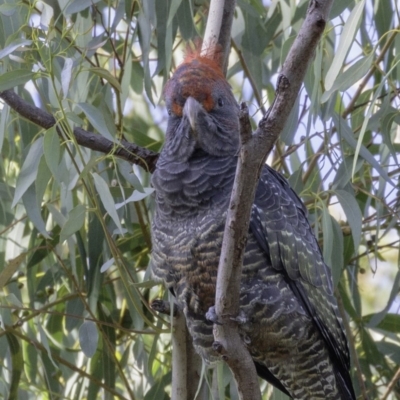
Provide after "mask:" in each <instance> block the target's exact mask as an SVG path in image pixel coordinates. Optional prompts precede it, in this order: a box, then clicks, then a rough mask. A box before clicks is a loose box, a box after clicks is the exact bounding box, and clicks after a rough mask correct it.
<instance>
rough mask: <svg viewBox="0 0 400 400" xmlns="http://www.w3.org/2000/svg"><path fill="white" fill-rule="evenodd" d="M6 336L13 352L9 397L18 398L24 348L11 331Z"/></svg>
mask: <svg viewBox="0 0 400 400" xmlns="http://www.w3.org/2000/svg"><path fill="white" fill-rule="evenodd" d="M6 337H7V342H8V346H9V348H10V354H11V363H12V369H11V385H10V389H9V390H10V392H9V397H8V398H9V399H10V400H11V399H18V398H19V397H18V388H19V386H20V379H21V374H22V371H23V368H24V360H23V357H22V349H21V346H20V344H19V341H18V339H17V337H16V336H15V335H14V334H12V333H11V332H7V331H6Z"/></svg>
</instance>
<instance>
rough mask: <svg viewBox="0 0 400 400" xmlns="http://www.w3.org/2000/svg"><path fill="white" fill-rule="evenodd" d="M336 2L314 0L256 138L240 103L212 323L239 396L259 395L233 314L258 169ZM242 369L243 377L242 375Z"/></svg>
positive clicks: (234, 313)
mask: <svg viewBox="0 0 400 400" xmlns="http://www.w3.org/2000/svg"><path fill="white" fill-rule="evenodd" d="M332 2H333V0H320V1H315V0H311V2H310V6H309V8H308V12H307V16H306V19H305V21H304V23H303V26H302V28H301V29H300V32H299V34H298V36H297V38H296V40H295V42H294V44H293V46H292V48H291V50H290V52H289V54H288V57H287V59H286V61H285V63H284V65H283V68H282V72H281V75H280V77H279V80H278V85H277V89H276V97H275V100H274V103H273V105H272V107H271V108H270V110H269V111H268V112H267V113H266V114H265V115H264V117H263V118H262V120H261V122H260V124H259V127H258V129H257V131H256V132H255V134H254V135H253V136H251V135H250V124H249V122H248V114H247V109H246V108H245V107H243V106H242V108H241V114H240V122H241V140H242V145H241V151H240V157H239V161H238V168H237V172H236V177H235V183H234V187H233V191H232V196H231V202H230V206H229V209H228V215H227V220H226V226H225V233H224V240H223V245H222V251H221V257H220V263H219V267H218V278H217V288H216V299H215V312H216V318H217V320H218V321H221V322H222V323H223V325H217V324H215V325H214V337H215V340H216V344H217V350H219V351H220V352H221V353H222V354H223V356H224V359H225V361H226V362H227V363H228V365H229V367H230V368H231V370H232V372H233V374H234V376H235V379H236V381H237V383H238V389H239V394H240V396H241V399H260V398H261V396H260V392H259V390H254V386H256V387H257V388H258V385H257V382H255V383H252V385H253V387H249V386H248V381H249V379H253V380H254V379H256V374H255V368H254V365H253V363H252V362H251V361H249V359H250V360H251V357H250V355H249V353H248V352H247V351H246V349H245V347H244V344H243V342H242V340H241V339H240V337H239V334H238V329H237V323H234V321H232V320H231V319H230V318H229V316H240V314H239V293H240V279H241V267H242V260H243V254H244V251H245V245H246V239H247V234H248V230H249V220H250V213H251V207H252V204H253V201H254V194H255V188H256V185H257V182H258V178H259V174H260V171H261V169H262V167H263V165H264V162H265V159H266V157H267V155H268V153H269V152H270V151H271V149H272V147H273V145H274V143H275V142H276V140H277V139H278V136H279V134H280V133H281V131H282V130H283V128H284V126H285V123H286V120H287V118H288V116H289V114H290V111H291V109H292V107H293V105H294V102H295V100H296V98H297V96H298V94H299V91H300V87H301V85H302V82H303V79H304V76H305V73H306V70H307V67H308V65H309V63H310V61H311V60H312V58H313V56H314V52H315V48H316V46H317V43H318V41H319V39H320V37H321V35H322V33H323V31H324V28H325V24H326V20H327V18H328V14H329V10H330V8H331V5H332ZM243 373H244V374H245V376H243Z"/></svg>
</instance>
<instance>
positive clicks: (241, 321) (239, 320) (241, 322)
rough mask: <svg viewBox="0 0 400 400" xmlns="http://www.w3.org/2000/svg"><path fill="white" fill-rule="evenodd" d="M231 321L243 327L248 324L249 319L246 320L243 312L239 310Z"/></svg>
mask: <svg viewBox="0 0 400 400" xmlns="http://www.w3.org/2000/svg"><path fill="white" fill-rule="evenodd" d="M231 320H232V321H235V322H237V323H238V324H239V325H244V324H247V323H248V322H249V318H247V316H246V314H245V313H244V311H243V310H240V311H239V314H238V315H237V316H236V317H231Z"/></svg>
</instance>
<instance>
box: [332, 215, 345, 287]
mask: <svg viewBox="0 0 400 400" xmlns="http://www.w3.org/2000/svg"><path fill="white" fill-rule="evenodd" d="M331 219H332V228H333V230H332V233H333V243H332V247H333V249H334V251H332V258H331V260H332V261H331V262H332V265H331V267H332V279H333V286H334V287H337V285H338V283H339V281H340V277H341V276H342V269H343V251H344V244H343V233H342V229H341V227H340V225H339V224H338V222H337V221H336V220H335V218H332V217H331Z"/></svg>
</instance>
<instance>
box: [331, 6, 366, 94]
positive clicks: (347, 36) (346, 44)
mask: <svg viewBox="0 0 400 400" xmlns="http://www.w3.org/2000/svg"><path fill="white" fill-rule="evenodd" d="M364 5H365V0H362V1H360V2H359V3H357V4H356V5H355V7H354V8H353V11H352V12H351V13H350V16H349V18H348V20H347V22H346V24H345V26H344V28H343V32H342V34H341V35H340V41H339V47H338V49H337V51H336V54H335V58H334V59H333V61H332V64H331V66H330V68H329V70H328V72H327V74H326V77H325V89H326V90H329V89H330V88H331V87H332V86H333V83H334V82H335V79H336V77H337V76H338V74H339V72H340V71H341V69H342V65H343V62H344V60H345V59H346V56H347V53H348V52H349V50H350V47H351V45H352V44H353V41H354V36H355V34H356V32H357V29H358V24H359V23H360V21H361V15H362V12H363V10H364Z"/></svg>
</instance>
